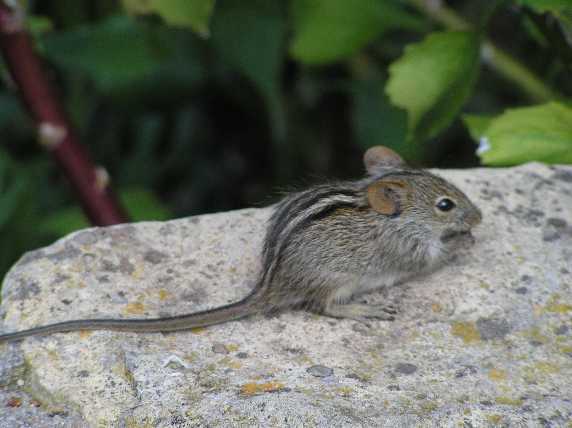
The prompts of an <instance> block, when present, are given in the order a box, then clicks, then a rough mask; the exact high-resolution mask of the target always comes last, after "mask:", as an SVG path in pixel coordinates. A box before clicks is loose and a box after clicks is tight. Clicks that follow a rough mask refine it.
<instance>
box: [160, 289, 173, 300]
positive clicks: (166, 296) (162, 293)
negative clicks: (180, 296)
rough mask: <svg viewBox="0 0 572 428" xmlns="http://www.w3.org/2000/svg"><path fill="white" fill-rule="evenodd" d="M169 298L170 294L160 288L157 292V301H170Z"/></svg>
mask: <svg viewBox="0 0 572 428" xmlns="http://www.w3.org/2000/svg"><path fill="white" fill-rule="evenodd" d="M170 298H171V293H169V292H168V291H167V290H165V289H164V288H161V289H160V290H159V300H160V301H161V302H163V301H165V300H167V299H170Z"/></svg>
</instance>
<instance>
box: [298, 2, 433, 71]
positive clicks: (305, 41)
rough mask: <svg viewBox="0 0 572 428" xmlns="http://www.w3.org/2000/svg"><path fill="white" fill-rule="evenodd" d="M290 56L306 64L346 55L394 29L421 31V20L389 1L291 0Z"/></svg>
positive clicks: (334, 59) (331, 60)
mask: <svg viewBox="0 0 572 428" xmlns="http://www.w3.org/2000/svg"><path fill="white" fill-rule="evenodd" d="M291 15H292V20H293V25H294V38H293V40H292V43H291V45H290V53H291V55H292V56H293V57H294V58H295V59H297V60H299V61H302V62H304V63H307V64H324V63H328V62H333V61H337V60H339V59H341V58H344V57H347V56H349V55H351V54H353V53H355V52H356V51H358V50H359V49H361V48H363V47H364V46H365V45H366V44H368V43H369V42H371V41H372V40H373V39H375V38H376V37H378V36H379V35H380V34H382V33H383V32H385V31H388V30H390V29H395V28H402V29H413V30H420V29H423V28H424V24H423V21H421V20H420V19H418V18H416V17H414V16H413V15H410V14H409V13H408V12H406V11H405V10H404V9H403V8H402V7H401V6H399V5H397V4H395V3H393V2H391V1H380V0H353V1H348V0H293V1H292V2H291Z"/></svg>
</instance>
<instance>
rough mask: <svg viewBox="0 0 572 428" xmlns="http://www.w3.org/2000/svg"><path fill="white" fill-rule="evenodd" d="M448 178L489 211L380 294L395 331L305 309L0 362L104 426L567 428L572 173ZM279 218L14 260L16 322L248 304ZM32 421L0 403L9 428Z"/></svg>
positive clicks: (8, 374)
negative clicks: (456, 241)
mask: <svg viewBox="0 0 572 428" xmlns="http://www.w3.org/2000/svg"><path fill="white" fill-rule="evenodd" d="M440 174H442V175H443V176H445V177H446V178H449V179H451V180H452V181H454V182H456V183H457V184H458V185H459V186H460V187H461V188H462V189H463V190H465V191H466V193H468V194H469V196H470V197H472V198H473V199H474V200H475V202H476V203H477V204H478V205H479V206H480V207H481V208H482V210H483V212H484V221H483V224H482V225H481V226H480V228H479V229H477V230H476V231H475V236H476V239H477V245H476V246H475V247H474V248H473V249H472V250H471V251H469V252H467V253H463V254H460V255H459V256H458V257H457V259H456V260H455V261H454V262H453V263H451V264H450V265H448V266H447V267H445V268H443V269H441V270H440V271H438V272H436V273H434V274H433V275H431V276H429V277H423V278H419V279H416V280H413V281H410V282H408V283H406V284H402V285H399V286H396V287H393V288H392V289H390V290H388V291H387V292H384V293H382V292H379V293H374V294H372V295H369V296H367V297H366V299H367V300H368V301H371V302H382V301H383V300H387V299H390V300H391V301H393V302H397V303H398V305H399V308H400V312H399V314H398V315H397V317H396V320H395V321H393V322H387V321H385V322H384V321H371V322H370V323H369V324H368V325H365V324H360V323H357V322H355V321H349V320H335V319H330V318H325V317H321V316H317V315H313V314H309V313H305V312H300V311H298V312H286V313H283V314H279V315H277V316H273V317H263V316H256V317H252V318H249V319H245V320H242V321H238V322H230V323H227V324H222V325H218V326H213V327H209V328H206V329H197V330H194V331H190V332H180V333H173V334H133V333H112V332H93V333H68V334H57V335H53V336H49V337H43V338H32V339H27V340H25V341H23V342H20V343H16V344H9V345H3V346H0V360H2V361H8V360H9V361H12V363H11V366H10V364H7V365H6V367H8V368H7V369H6V370H4V372H2V376H1V378H2V379H4V381H3V382H4V384H9V385H10V386H9V387H10V388H16V390H21V391H25V392H26V394H29V396H30V397H33V398H34V399H35V400H37V402H38V403H41V404H42V407H41V409H46V412H47V411H48V410H47V409H49V408H62V409H69V410H66V411H68V412H70V413H69V414H71V415H78V417H80V418H82V419H81V420H83V421H84V423H85V426H93V427H100V426H101V427H103V426H105V427H107V426H119V427H122V426H125V427H135V426H157V427H187V426H302V425H304V426H324V427H326V426H327V427H331V426H408V425H422V424H435V425H437V424H440V423H441V424H445V423H447V424H450V425H451V426H458V425H463V424H465V426H471V425H472V426H487V425H495V426H496V425H502V424H509V425H511V424H518V423H528V424H531V425H530V426H565V424H566V423H567V422H568V421H569V420H570V419H571V418H572V401H571V400H572V382H571V381H570V379H572V328H571V327H572V321H571V318H572V273H571V272H572V226H571V224H572V215H571V214H572V188H571V187H570V177H572V168H569V167H554V168H548V167H546V166H544V165H540V164H529V165H525V166H522V167H519V168H513V169H480V170H465V171H441V172H440ZM269 212H270V211H269V209H260V210H255V209H249V210H242V211H237V212H231V213H223V214H215V215H206V216H201V217H194V218H187V219H181V220H174V221H170V222H165V223H140V224H131V225H123V226H116V227H110V228H102V229H90V230H85V231H81V232H78V233H75V234H73V235H71V236H69V237H67V238H65V239H63V240H61V241H59V242H56V243H55V244H53V245H52V246H50V247H48V248H45V249H42V250H38V251H35V252H32V253H29V254H27V255H25V256H24V257H23V258H22V259H21V260H20V262H19V263H18V264H16V265H15V266H14V268H13V269H12V270H11V272H10V273H9V274H8V276H7V277H6V280H5V283H4V288H3V291H2V292H3V308H4V313H5V317H4V324H3V327H2V328H3V330H4V331H12V330H17V329H23V328H29V327H32V326H36V325H41V324H46V323H49V322H54V321H62V320H66V319H77V318H87V317H153V316H162V315H175V314H181V313H185V312H191V311H196V310H200V309H205V308H208V307H213V306H218V305H222V304H225V303H228V302H231V301H234V300H237V299H239V298H240V297H241V296H243V295H245V294H246V293H247V292H248V290H249V288H250V287H252V286H253V281H254V274H255V272H256V270H257V268H258V266H259V261H258V258H257V256H258V251H259V248H260V243H261V238H262V233H263V229H264V224H265V220H266V219H267V217H268V214H269ZM19 356H21V357H19ZM8 357H9V358H8ZM18 358H21V359H20V360H19V359H18ZM22 361H23V363H22ZM22 364H23V365H24V367H25V370H21V371H20V372H17V373H16V372H14V370H16V369H18V368H20V369H21V368H22ZM10 367H13V370H12V371H11V369H10ZM0 371H1V370H0ZM5 388H6V387H5ZM5 391H6V390H4V393H6V392H5ZM1 399H2V398H1V396H0V400H1ZM34 403H36V401H34ZM50 406H51V407H50ZM17 409H18V408H13V407H9V406H7V405H3V406H2V405H0V420H8V419H6V418H9V417H12V418H14V417H15V416H14V413H13V412H16V411H18V410H17ZM74 417H75V416H74ZM12 420H15V419H12ZM58 423H60V424H61V423H62V422H61V421H59V420H58V421H54V425H53V426H63V425H57V424H58ZM13 426H18V425H13ZM21 426H26V425H25V424H24V423H23V424H21ZM42 426H50V425H42ZM66 426H72V425H71V424H69V423H68V425H66ZM80 426H83V425H80Z"/></svg>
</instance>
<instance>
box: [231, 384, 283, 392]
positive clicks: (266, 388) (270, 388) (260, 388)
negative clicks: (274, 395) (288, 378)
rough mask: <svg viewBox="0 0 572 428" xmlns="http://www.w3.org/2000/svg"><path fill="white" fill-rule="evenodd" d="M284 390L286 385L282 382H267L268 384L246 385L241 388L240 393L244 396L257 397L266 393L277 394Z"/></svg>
mask: <svg viewBox="0 0 572 428" xmlns="http://www.w3.org/2000/svg"><path fill="white" fill-rule="evenodd" d="M281 389H284V384H283V383H281V382H266V383H255V382H250V383H245V384H244V385H242V387H241V388H240V393H241V394H242V395H256V394H263V393H265V392H276V391H280V390H281Z"/></svg>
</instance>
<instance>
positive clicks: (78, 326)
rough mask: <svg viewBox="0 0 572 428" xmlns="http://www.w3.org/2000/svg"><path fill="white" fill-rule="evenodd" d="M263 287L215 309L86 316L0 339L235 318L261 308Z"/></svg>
mask: <svg viewBox="0 0 572 428" xmlns="http://www.w3.org/2000/svg"><path fill="white" fill-rule="evenodd" d="M262 293H263V290H262V288H258V289H255V290H254V291H253V292H252V293H251V294H249V295H248V296H247V297H245V298H244V299H242V300H240V301H238V302H236V303H231V304H228V305H225V306H220V307H217V308H214V309H208V310H205V311H200V312H195V313H191V314H186V315H178V316H173V317H164V318H139V319H137V318H136V319H85V320H72V321H63V322H59V323H55V324H48V325H45V326H41V327H35V328H31V329H29V330H22V331H17V332H14V333H7V334H3V335H0V343H3V342H11V341H16V340H21V339H24V338H26V337H29V336H41V335H47V334H52V333H65V332H70V331H81V330H83V331H85V330H112V331H126V332H145V333H154V332H165V333H167V332H172V331H180V330H188V329H192V328H197V327H206V326H209V325H214V324H220V323H223V322H227V321H234V320H238V319H241V318H244V317H247V316H249V315H253V314H255V313H258V312H260V310H261V305H260V302H261V297H262Z"/></svg>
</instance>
